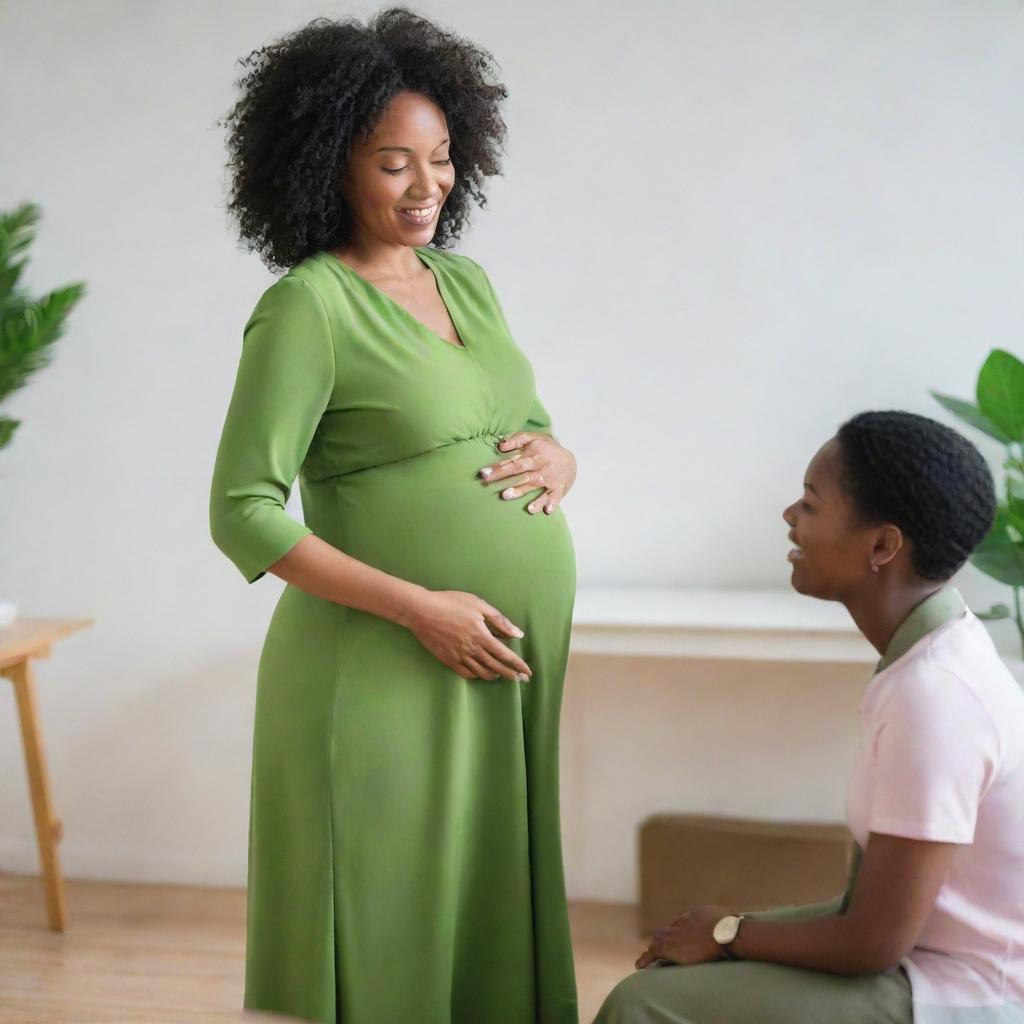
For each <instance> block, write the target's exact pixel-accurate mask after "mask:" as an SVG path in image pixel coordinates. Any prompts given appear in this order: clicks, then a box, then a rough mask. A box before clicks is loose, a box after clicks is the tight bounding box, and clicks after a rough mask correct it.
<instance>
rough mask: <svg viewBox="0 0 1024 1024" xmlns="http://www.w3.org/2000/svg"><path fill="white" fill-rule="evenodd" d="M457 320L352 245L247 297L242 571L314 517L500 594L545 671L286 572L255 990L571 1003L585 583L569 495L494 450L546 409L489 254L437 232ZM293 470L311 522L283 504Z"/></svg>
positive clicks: (237, 481)
mask: <svg viewBox="0 0 1024 1024" xmlns="http://www.w3.org/2000/svg"><path fill="white" fill-rule="evenodd" d="M415 251H416V254H417V256H418V258H419V259H420V260H421V261H422V262H423V263H424V264H425V266H426V267H427V268H428V269H429V270H430V271H431V272H432V273H433V275H434V277H435V279H436V281H437V285H438V289H439V292H440V294H441V296H442V298H443V300H444V302H445V304H446V305H447V307H448V311H449V313H450V315H451V317H452V320H453V322H454V324H455V326H456V328H457V330H458V332H459V336H460V337H461V338H462V340H463V342H464V346H457V345H453V344H452V343H450V342H448V341H446V340H445V339H443V338H441V337H440V336H439V335H437V334H436V333H434V332H433V331H431V330H429V329H428V328H427V327H425V326H424V325H423V324H422V323H420V322H419V321H418V320H416V319H415V318H414V317H413V316H412V315H411V314H410V313H409V312H408V311H407V310H405V309H404V307H402V306H401V305H399V304H398V303H397V302H395V301H394V300H393V299H391V298H390V297H389V296H387V295H386V294H385V293H384V292H382V291H381V290H380V289H378V288H376V287H375V286H374V285H372V284H370V283H369V282H368V281H366V280H365V279H364V278H362V277H361V276H360V275H358V274H357V273H355V272H354V271H353V270H352V269H351V268H349V267H347V266H346V265H345V264H343V263H341V262H340V261H339V260H338V259H336V258H335V257H334V256H333V255H331V254H329V253H326V252H321V253H318V254H316V255H314V256H312V257H310V258H309V259H307V260H305V261H303V262H302V263H300V264H299V265H297V266H296V267H294V268H293V269H292V270H291V271H289V272H288V273H287V274H286V275H285V276H284V277H282V278H281V279H280V280H278V281H277V282H276V283H274V284H273V285H272V286H271V287H269V288H268V289H267V290H266V292H265V293H264V294H263V296H262V297H261V298H260V300H259V302H258V304H257V306H256V308H255V310H254V311H253V313H252V316H251V318H250V320H249V322H248V324H247V325H246V328H245V332H244V338H243V343H242V352H241V357H240V361H239V365H238V372H237V378H236V381H235V386H234V391H233V394H232V397H231V402H230V406H229V408H228V413H227V417H226V421H225V423H224V429H223V435H222V438H221V441H220V446H219V449H218V452H217V459H216V466H215V469H214V474H213V483H212V489H211V497H210V521H211V532H212V534H213V538H214V540H215V542H216V543H217V545H218V547H220V548H221V550H222V551H223V552H224V553H225V554H226V555H227V556H228V558H230V559H231V561H232V562H233V563H234V564H235V565H236V566H237V568H238V569H239V571H240V572H241V573H242V574H243V575H244V577H245V579H246V580H248V581H249V582H253V581H255V580H257V579H259V578H260V577H261V576H262V575H263V574H264V571H265V570H266V568H267V567H268V566H269V565H271V564H272V563H273V562H275V561H276V560H277V559H279V558H281V557H282V556H283V555H284V554H285V553H286V552H287V551H288V550H289V549H290V548H291V547H292V546H293V545H294V544H295V543H297V542H298V541H299V540H300V539H301V538H303V537H304V536H306V535H307V534H310V533H313V534H315V535H316V536H318V537H320V538H322V539H323V540H325V541H327V542H329V543H330V544H333V545H334V546H335V547H337V548H339V549H341V550H342V551H345V552H346V553H348V554H349V555H351V556H353V557H354V558H357V559H360V560H361V561H363V562H366V563H368V564H369V565H372V566H375V567H376V568H378V569H382V570H383V571H384V572H387V573H391V574H393V575H395V576H398V577H401V578H402V579H405V580H411V581H413V582H415V583H418V584H421V585H422V586H424V587H427V588H429V589H431V590H462V591H468V592H470V593H473V594H476V595H478V596H479V597H481V598H483V599H484V600H486V601H488V602H490V603H491V604H493V605H494V606H495V607H497V608H498V609H499V610H500V611H502V612H503V613H504V614H505V615H507V616H508V617H509V618H510V619H511V620H512V621H513V622H514V623H516V624H517V625H519V626H520V627H521V628H522V629H523V631H524V632H525V637H524V638H523V639H521V640H507V641H506V642H508V643H509V645H510V646H511V647H512V648H513V649H514V650H516V651H517V652H518V653H520V654H521V655H522V657H523V658H524V659H525V660H526V661H527V663H528V664H529V665H530V666H531V668H532V669H533V673H534V674H533V677H532V679H531V680H529V681H528V682H524V683H517V682H513V681H509V680H507V679H501V680H497V681H483V680H479V679H473V680H466V679H463V678H461V677H460V676H458V675H457V674H456V673H455V672H453V671H452V670H451V669H449V668H447V667H446V666H445V665H443V664H442V663H441V662H440V661H438V660H437V659H436V658H435V657H434V656H433V655H432V654H430V653H429V652H428V651H427V650H426V649H425V648H424V647H423V646H422V645H421V644H420V643H419V642H418V641H417V639H416V637H415V636H414V635H413V634H412V633H411V632H409V631H408V630H406V629H403V628H401V627H399V626H396V625H394V624H393V623H391V622H389V621H387V620H385V619H382V618H379V617H377V616H374V615H370V614H368V613H365V612H360V611H355V610H353V609H350V608H347V607H344V606H342V605H338V604H334V603H332V602H330V601H327V600H323V599H321V598H317V597H313V596H311V595H310V594H307V593H306V592H305V591H303V590H300V589H299V588H297V587H294V586H287V587H285V589H284V591H283V593H282V595H281V597H280V600H279V601H278V604H277V606H276V608H275V610H274V613H273V616H272V619H271V622H270V627H269V631H268V633H267V637H266V641H265V643H264V647H263V652H262V656H261V659H260V666H259V674H258V680H257V687H256V718H255V726H254V734H253V751H252V754H253V763H252V789H251V804H250V819H249V822H250V824H249V875H248V929H247V934H248V943H247V949H246V974H245V1006H246V1007H247V1008H250V1009H254V1010H269V1011H276V1012H281V1013H287V1014H291V1015H293V1016H295V1017H299V1018H302V1019H308V1020H313V1021H322V1022H325V1024H326V1022H331V1024H333V1022H344V1024H527V1022H542V1024H576V1021H577V1009H576V986H575V978H574V971H573V961H572V950H571V945H570V936H569V926H568V916H567V912H566V903H565V886H564V878H563V869H562V853H561V840H560V833H559V812H558V720H559V709H560V705H561V698H562V683H563V677H564V673H565V667H566V661H567V656H568V643H569V631H570V624H571V617H572V607H573V601H574V597H575V587H576V569H575V556H574V552H573V545H572V540H571V536H570V533H569V528H568V525H567V523H566V520H565V517H564V515H563V513H562V511H561V509H560V508H558V509H556V510H555V512H554V513H553V514H551V515H547V514H545V513H543V512H541V513H539V514H537V515H530V514H529V513H528V512H527V511H526V505H527V503H528V501H529V500H530V499H531V498H534V497H537V496H538V495H539V493H540V491H539V490H537V491H534V492H532V493H531V494H529V495H527V496H525V497H524V498H523V499H520V500H516V501H505V500H502V498H501V497H500V485H491V486H485V485H484V484H483V483H482V481H481V479H480V477H479V475H478V473H479V470H480V468H481V467H482V466H485V465H487V464H489V463H491V462H494V461H496V460H497V459H498V458H500V457H501V456H500V454H499V453H498V451H497V449H496V445H497V442H498V440H499V439H500V438H501V437H503V436H505V435H507V434H509V433H512V432H514V431H517V430H521V429H529V430H541V431H546V432H550V420H549V417H548V415H547V412H546V410H545V409H544V406H543V405H542V404H541V403H540V401H539V400H538V399H537V396H536V392H535V390H534V375H533V371H532V369H531V367H530V364H529V362H528V360H527V359H526V357H525V355H524V354H523V353H522V352H521V351H520V349H519V348H518V347H517V346H516V344H515V342H514V341H513V339H512V336H511V334H510V331H509V328H508V325H507V323H506V321H505V317H504V316H503V314H502V311H501V308H500V306H499V304H498V300H497V298H496V296H495V293H494V290H493V288H492V286H491V284H490V281H489V279H488V277H487V275H486V273H485V272H484V271H483V269H482V268H481V267H480V266H479V265H478V264H477V263H475V262H474V261H472V260H470V259H469V258H467V257H465V256H461V255H456V254H451V253H444V252H441V251H439V250H435V249H431V248H426V247H425V248H420V249H416V250H415ZM296 474H297V475H298V480H299V487H300V493H301V496H302V507H303V513H304V519H305V525H304V524H302V523H299V522H298V521H297V520H295V519H293V518H291V517H290V516H289V515H288V514H286V513H285V511H284V505H285V502H286V500H287V498H288V494H289V491H290V488H291V485H292V483H293V481H294V479H295V477H296Z"/></svg>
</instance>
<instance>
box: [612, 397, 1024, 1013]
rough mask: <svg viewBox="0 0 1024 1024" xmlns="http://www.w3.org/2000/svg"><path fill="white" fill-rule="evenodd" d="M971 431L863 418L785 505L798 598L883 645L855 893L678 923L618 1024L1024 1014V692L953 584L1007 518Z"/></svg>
mask: <svg viewBox="0 0 1024 1024" xmlns="http://www.w3.org/2000/svg"><path fill="white" fill-rule="evenodd" d="M995 505H996V499H995V493H994V487H993V483H992V477H991V474H990V473H989V470H988V467H987V465H986V464H985V461H984V459H983V458H982V456H981V455H980V453H979V452H978V451H977V450H976V449H975V448H974V446H973V445H972V444H971V443H970V442H969V441H967V440H966V439H965V438H963V437H961V436H960V435H959V434H958V433H956V431H954V430H951V429H950V428H948V427H946V426H943V425H942V424H940V423H936V422H935V421H933V420H930V419H927V418H925V417H923V416H918V415H914V414H912V413H906V412H868V413H862V414H860V415H858V416H855V417H853V418H852V419H851V420H849V421H848V422H847V423H845V424H843V426H842V427H841V428H840V429H839V431H838V433H837V434H836V436H835V437H833V438H831V439H830V440H829V441H828V442H827V443H826V444H825V445H824V446H823V447H822V448H821V449H820V450H819V451H818V452H817V454H816V455H815V456H814V458H813V459H812V460H811V463H810V465H809V466H808V469H807V472H806V476H805V479H804V487H803V494H802V495H801V496H800V498H799V499H798V500H797V501H795V502H794V503H793V504H792V505H790V506H789V507H788V508H787V509H786V510H785V512H784V513H783V518H784V519H785V521H786V523H787V525H788V527H789V537H790V540H791V541H792V543H793V545H794V546H793V549H792V550H791V551H790V553H789V560H790V562H791V563H792V585H793V587H794V588H795V589H796V590H798V591H799V592H800V593H802V594H807V595H809V596H811V597H818V598H823V599H825V600H831V601H840V602H842V604H844V605H845V606H846V608H847V609H848V610H849V612H850V615H851V616H852V617H853V620H854V622H855V623H856V624H857V626H858V628H859V629H860V630H861V632H862V633H863V634H864V636H865V637H866V638H867V639H868V640H869V641H870V642H871V644H872V645H873V646H874V647H875V649H876V650H877V651H878V652H879V655H880V660H879V662H878V665H877V667H876V669H875V672H874V674H873V676H872V678H871V681H870V682H869V684H868V686H867V689H866V691H865V693H864V695H863V698H862V700H861V705H860V715H861V747H860V750H859V753H858V755H857V759H856V763H855V765H854V768H853V771H852V774H851V776H850V780H849V785H848V788H847V794H846V813H847V820H848V823H849V826H850V830H851V832H852V834H853V837H854V840H855V841H856V844H857V846H856V850H855V854H856V856H855V857H854V860H853V866H852V870H851V873H850V882H849V885H848V887H847V891H846V893H845V894H844V895H843V896H840V897H836V899H834V900H831V901H829V902H827V903H822V904H815V905H813V906H808V907H788V908H782V909H779V910H774V911H763V912H755V913H748V914H742V913H740V908H735V907H701V908H698V909H696V910H692V911H690V912H688V913H686V914H683V916H682V917H680V918H678V919H676V920H675V921H673V922H672V923H671V924H670V925H668V926H667V927H665V928H663V929H661V930H660V931H658V932H657V933H656V934H655V936H654V938H653V941H652V942H651V944H650V946H649V947H648V948H647V949H646V950H645V951H644V953H643V954H642V955H641V957H640V959H639V960H638V961H637V967H638V970H637V972H636V973H635V974H633V975H631V976H630V977H628V978H626V979H625V980H624V981H622V982H621V983H620V984H619V985H618V986H617V987H616V988H615V989H614V990H613V991H612V993H611V994H610V995H609V996H608V998H607V999H606V1000H605V1003H604V1005H603V1006H602V1008H601V1010H600V1012H599V1014H598V1017H597V1024H627V1022H628V1024H655V1022H657V1024H783V1022H785V1024H790V1022H804V1021H808V1022H809V1021H815V1022H818V1021H820V1022H828V1024H910V1022H911V1021H913V1022H915V1024H996V1022H998V1024H1010V1022H1024V693H1022V692H1021V689H1020V687H1019V686H1018V684H1017V682H1016V680H1015V679H1014V677H1013V676H1012V674H1011V673H1010V671H1009V670H1008V669H1007V667H1006V666H1005V665H1004V664H1003V662H1002V661H1001V660H1000V658H999V655H998V654H997V652H996V649H995V646H994V644H993V642H992V640H991V638H990V636H989V634H988V632H987V630H986V629H985V627H984V625H983V624H982V623H981V622H980V621H979V620H978V619H977V618H976V617H975V615H974V614H973V613H972V612H971V611H970V610H969V609H968V608H967V607H966V605H965V604H964V601H963V598H962V597H961V595H960V593H959V592H958V591H957V590H956V589H955V588H954V587H952V586H950V585H949V582H948V581H949V580H950V578H951V577H952V576H953V575H954V573H956V571H957V570H958V569H959V568H960V567H961V566H962V565H963V564H964V563H965V562H966V561H967V559H968V557H969V556H970V554H971V552H972V551H973V550H974V548H975V547H976V546H977V545H978V544H979V543H980V541H981V540H982V539H983V538H984V537H985V535H986V533H987V532H988V530H989V529H990V527H991V524H992V522H993V517H994V513H995Z"/></svg>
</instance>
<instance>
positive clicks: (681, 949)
mask: <svg viewBox="0 0 1024 1024" xmlns="http://www.w3.org/2000/svg"><path fill="white" fill-rule="evenodd" d="M731 913H732V911H731V910H728V909H727V908H726V907H697V908H695V909H694V910H688V911H687V912H686V913H685V914H683V915H682V916H680V917H677V918H676V919H675V920H674V921H673V922H672V924H670V925H669V926H668V927H667V928H659V929H658V930H657V931H656V932H655V933H654V938H653V939H652V940H651V944H650V945H649V946H648V947H647V949H645V950H644V951H643V953H641V954H640V958H639V959H638V960H637V962H636V966H637V969H638V970H639V969H640V968H642V967H646V966H647V965H648V964H653V963H654V962H655V961H656V960H668V961H670V962H671V963H674V964H707V963H711V962H712V961H714V960H720V959H721V958H722V947H721V946H720V945H719V944H718V943H717V942H715V940H714V937H713V935H712V933H713V932H714V930H715V925H716V924H718V922H719V921H721V919H722V918H723V917H726V916H727V915H729V914H731Z"/></svg>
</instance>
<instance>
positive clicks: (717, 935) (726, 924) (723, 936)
mask: <svg viewBox="0 0 1024 1024" xmlns="http://www.w3.org/2000/svg"><path fill="white" fill-rule="evenodd" d="M744 917H746V915H745V914H739V915H738V916H737V915H733V914H729V915H728V916H726V917H723V918H722V919H721V921H719V922H718V924H716V925H715V929H714V931H713V932H712V933H711V937H712V938H713V939H714V940H715V942H717V943H718V944H719V945H720V946H721V947H722V953H723V955H724V956H725V957H726V959H728V960H738V959H739V957H738V956H736V954H735V953H734V952H733V951H732V950H731V949H730V948H729V944H730V943H732V942H735V941H736V936H737V935H739V933H740V922H741V921H742V920H743V919H744Z"/></svg>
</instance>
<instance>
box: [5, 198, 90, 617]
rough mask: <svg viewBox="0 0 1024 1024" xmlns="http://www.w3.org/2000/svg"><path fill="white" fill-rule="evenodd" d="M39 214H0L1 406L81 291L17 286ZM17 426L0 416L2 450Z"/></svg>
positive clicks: (29, 208) (25, 208)
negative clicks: (34, 292) (34, 293)
mask: <svg viewBox="0 0 1024 1024" xmlns="http://www.w3.org/2000/svg"><path fill="white" fill-rule="evenodd" d="M40 215H41V211H40V209H39V207H38V205H36V204H35V203H22V204H20V205H19V206H17V207H15V208H14V209H13V210H9V211H6V212H2V211H0V402H3V401H4V399H6V398H7V396H8V395H10V394H11V392H13V391H16V390H17V389H18V388H20V387H22V386H24V385H25V383H27V381H28V378H29V377H30V376H31V375H32V374H33V373H35V372H36V371H37V370H41V369H42V368H43V367H44V366H46V364H47V363H48V362H49V361H50V358H51V357H52V354H53V344H54V342H55V341H56V340H57V339H58V338H59V337H60V336H61V335H62V334H63V333H64V328H65V326H66V321H67V316H68V313H70V312H71V309H72V307H73V306H74V305H75V303H76V302H78V300H79V299H80V298H81V297H82V295H83V294H84V292H85V284H84V283H82V282H80V281H79V282H75V283H73V284H69V285H64V286H62V287H60V288H55V289H54V290H53V291H50V292H47V293H46V294H45V295H43V296H41V297H39V298H33V297H31V296H30V295H29V294H28V292H27V291H26V290H25V289H24V288H23V287H22V286H21V284H20V281H21V275H22V273H23V271H24V270H25V267H26V266H27V265H28V248H29V246H30V245H31V244H32V242H33V241H34V239H35V234H36V231H35V229H36V224H38V222H39V219H40ZM18 426H19V421H18V420H16V419H14V418H13V417H11V416H7V415H5V414H3V413H0V449H3V448H6V447H7V445H9V444H10V443H11V439H12V438H13V437H14V432H15V431H16V430H17V428H18ZM14 615H15V608H14V605H13V604H12V603H10V602H3V603H0V624H3V623H4V622H9V621H11V619H13V618H14Z"/></svg>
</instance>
